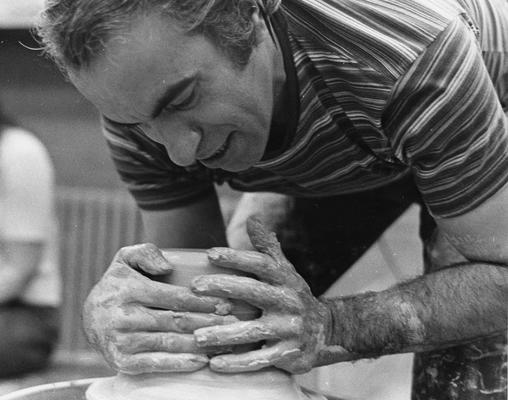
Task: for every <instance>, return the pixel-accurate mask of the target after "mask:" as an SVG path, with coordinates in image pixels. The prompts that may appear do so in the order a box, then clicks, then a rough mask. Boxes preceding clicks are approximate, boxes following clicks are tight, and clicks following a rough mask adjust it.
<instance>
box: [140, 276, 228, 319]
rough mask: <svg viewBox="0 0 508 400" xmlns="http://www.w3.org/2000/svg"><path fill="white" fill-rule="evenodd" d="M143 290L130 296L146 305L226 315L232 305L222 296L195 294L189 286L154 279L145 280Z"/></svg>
mask: <svg viewBox="0 0 508 400" xmlns="http://www.w3.org/2000/svg"><path fill="white" fill-rule="evenodd" d="M145 284H146V286H145V288H144V290H139V291H137V292H136V293H135V296H134V294H133V296H132V297H131V299H132V300H133V301H137V302H139V303H141V304H143V305H145V306H148V307H155V308H161V309H165V310H173V311H192V312H200V313H215V314H218V315H226V314H228V313H229V312H230V311H231V308H232V305H231V303H230V302H229V301H227V300H226V299H224V298H218V297H205V296H197V295H196V294H194V293H193V292H192V291H191V290H190V289H189V288H186V287H182V286H175V285H170V284H168V283H161V282H156V281H149V280H147V281H146V283H145Z"/></svg>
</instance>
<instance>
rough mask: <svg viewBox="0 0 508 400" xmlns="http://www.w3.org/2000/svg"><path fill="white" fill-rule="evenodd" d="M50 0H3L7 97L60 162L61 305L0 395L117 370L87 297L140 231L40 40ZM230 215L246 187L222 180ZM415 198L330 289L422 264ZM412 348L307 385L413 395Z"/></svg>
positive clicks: (318, 374) (1, 55)
mask: <svg viewBox="0 0 508 400" xmlns="http://www.w3.org/2000/svg"><path fill="white" fill-rule="evenodd" d="M43 1H44V0H15V1H14V0H0V104H2V105H3V107H4V109H5V111H6V113H7V114H9V115H10V116H12V117H13V118H14V119H15V120H17V121H18V122H19V123H20V124H21V125H22V126H24V127H26V128H28V129H29V130H31V131H33V132H36V133H37V135H38V136H39V138H40V139H41V140H42V142H43V143H44V144H45V145H46V147H47V149H48V151H49V153H50V156H51V158H52V160H53V163H54V166H55V171H56V184H57V194H56V196H57V211H58V217H59V223H60V229H61V240H60V247H61V248H60V258H61V260H60V263H61V273H62V277H63V285H64V287H63V292H64V293H63V299H64V300H63V301H64V303H63V310H62V323H61V325H62V326H61V333H60V344H59V347H58V351H57V352H56V354H55V355H54V357H53V358H54V361H53V362H52V364H51V366H50V368H48V369H47V370H45V371H43V372H41V373H37V374H28V375H26V376H20V377H18V378H16V379H10V380H0V395H2V394H5V393H8V392H12V391H14V390H17V389H19V388H24V387H28V386H33V385H38V384H42V383H48V382H58V381H66V380H71V379H79V378H88V377H96V376H106V375H112V374H113V372H112V371H111V370H110V369H109V368H108V367H107V366H106V364H105V363H104V362H103V361H102V359H101V358H100V357H98V356H97V355H96V354H95V353H93V352H92V351H91V349H90V348H89V347H88V345H87V344H86V342H85V340H84V337H83V334H82V332H81V325H80V309H81V304H82V301H83V300H84V298H85V296H86V294H87V293H88V291H89V290H90V288H91V286H92V285H93V284H94V283H95V282H96V281H97V280H98V279H99V277H100V276H101V274H102V272H103V271H104V269H105V268H106V267H107V266H108V265H109V262H110V260H111V258H112V256H113V254H114V253H115V252H116V250H117V249H118V248H119V247H122V246H124V245H128V244H133V243H136V242H138V241H140V240H141V236H142V232H141V225H140V220H139V215H138V214H137V211H136V209H135V206H134V204H133V202H132V200H131V199H130V197H129V195H128V194H127V192H126V191H125V189H124V187H123V185H122V183H121V182H120V180H119V178H118V176H117V174H116V172H115V170H114V167H113V163H112V161H111V160H110V157H109V154H108V150H107V147H106V144H105V141H104V139H103V137H102V134H101V131H100V127H99V123H98V116H97V113H96V111H95V109H94V108H93V106H91V105H90V104H89V103H88V102H86V101H85V100H84V99H83V98H82V97H81V96H80V94H79V93H78V92H77V91H76V90H75V89H74V88H73V86H72V85H70V84H69V83H68V82H66V81H65V79H64V78H63V76H62V75H61V73H60V72H59V71H58V70H57V68H56V67H55V66H54V65H53V64H52V63H51V62H50V61H49V60H47V59H46V58H44V56H42V55H41V52H40V51H39V50H37V48H38V44H37V42H36V40H34V38H33V36H32V33H31V32H30V29H31V27H32V26H33V24H34V21H35V20H36V17H37V15H38V13H39V11H40V9H41V8H42V5H43ZM219 191H220V197H221V205H222V207H223V210H224V212H225V214H226V218H227V216H228V215H229V213H230V212H231V210H232V208H233V207H234V204H235V202H236V200H237V199H238V195H239V194H238V193H236V192H234V191H231V190H229V189H228V188H225V187H221V188H219ZM417 212H418V210H417V208H416V207H415V208H412V209H410V210H409V211H408V212H407V213H406V214H404V215H403V216H402V217H401V218H400V220H399V221H398V222H397V223H396V224H394V226H392V228H390V230H389V231H388V232H387V233H386V234H385V235H384V236H383V237H382V238H381V240H380V241H379V242H378V243H377V244H376V245H374V246H373V247H372V249H371V250H370V251H369V252H368V253H367V254H366V255H365V256H364V257H362V259H361V260H360V261H359V262H358V264H357V265H356V266H355V267H354V268H353V269H351V270H350V271H349V272H348V273H347V274H346V276H345V277H344V278H343V279H341V280H340V281H339V282H337V283H336V284H335V285H334V286H333V288H332V289H331V290H330V291H329V294H330V295H336V294H342V295H345V294H350V293H354V292H360V291H365V290H381V289H384V288H386V287H388V286H390V285H392V284H393V283H395V282H397V281H400V280H404V279H407V278H409V277H411V276H414V275H416V274H418V273H419V271H420V270H421V246H420V244H419V242H418V240H417V235H416V230H417ZM410 368H411V355H402V356H391V357H383V358H381V359H378V360H372V361H371V360H368V361H359V362H356V363H354V364H349V363H348V364H340V365H338V366H334V367H326V368H318V369H316V370H315V371H313V372H312V373H311V374H308V375H306V376H303V377H301V378H300V379H301V381H302V382H303V383H305V384H306V385H308V386H312V387H314V388H317V389H319V390H324V391H328V392H330V393H333V394H335V395H337V396H344V397H347V398H351V399H353V398H354V399H373V400H382V399H390V400H399V399H400V400H406V399H409V390H410V386H409V379H410Z"/></svg>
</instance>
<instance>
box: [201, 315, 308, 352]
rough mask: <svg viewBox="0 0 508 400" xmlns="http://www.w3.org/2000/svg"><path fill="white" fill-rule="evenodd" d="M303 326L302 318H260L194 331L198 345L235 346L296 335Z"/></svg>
mask: <svg viewBox="0 0 508 400" xmlns="http://www.w3.org/2000/svg"><path fill="white" fill-rule="evenodd" d="M300 327H301V319H300V318H260V319H258V320H255V321H245V322H237V323H234V324H231V325H227V326H214V327H206V328H201V329H198V330H196V331H195V332H194V337H195V341H196V344H197V345H198V346H200V347H201V346H205V347H207V346H234V345H237V344H246V343H257V342H260V341H263V340H275V339H282V338H285V337H289V336H294V335H295V334H297V333H298V331H299V329H300Z"/></svg>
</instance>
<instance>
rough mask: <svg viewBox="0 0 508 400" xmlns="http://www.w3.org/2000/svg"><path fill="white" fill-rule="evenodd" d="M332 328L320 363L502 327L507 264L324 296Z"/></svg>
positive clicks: (449, 341)
mask: <svg viewBox="0 0 508 400" xmlns="http://www.w3.org/2000/svg"><path fill="white" fill-rule="evenodd" d="M324 302H325V303H326V304H328V305H329V309H330V316H331V323H330V325H331V329H329V332H330V333H329V336H328V341H327V347H326V348H325V349H323V351H322V352H321V353H322V354H321V357H320V362H319V365H324V364H330V363H333V362H339V361H346V359H344V353H343V352H339V351H337V348H338V346H340V347H342V348H345V349H346V350H347V351H348V352H349V353H350V356H348V359H350V360H352V359H360V358H369V357H377V356H381V355H385V354H393V353H405V352H419V351H427V350H432V349H437V348H443V347H448V346H451V345H458V344H461V343H464V342H468V341H471V340H474V339H475V338H478V337H482V336H488V335H493V334H496V333H499V332H502V331H504V330H506V327H507V304H508V269H507V268H506V267H501V266H493V265H487V264H464V265H460V266H455V267H452V268H448V269H444V270H440V271H438V272H435V273H432V274H428V275H424V276H422V277H419V278H417V279H415V280H412V281H409V282H405V283H402V284H399V285H397V286H395V287H393V288H391V289H388V290H385V291H382V292H368V293H364V294H360V295H356V296H350V297H343V298H336V299H328V300H324Z"/></svg>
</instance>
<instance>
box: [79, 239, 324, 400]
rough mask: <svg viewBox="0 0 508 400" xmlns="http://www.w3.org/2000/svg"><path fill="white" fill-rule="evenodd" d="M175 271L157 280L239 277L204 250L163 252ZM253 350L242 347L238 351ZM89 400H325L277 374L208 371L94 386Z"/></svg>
mask: <svg viewBox="0 0 508 400" xmlns="http://www.w3.org/2000/svg"><path fill="white" fill-rule="evenodd" d="M163 254H164V256H165V257H166V258H167V259H168V260H169V261H170V262H171V263H172V265H173V266H174V267H175V268H174V271H173V272H172V273H171V274H169V275H167V276H164V277H162V278H158V280H162V281H164V282H168V283H171V284H173V285H180V286H189V284H190V283H191V281H192V279H193V278H194V277H196V276H198V275H204V274H217V273H220V274H238V275H239V274H240V273H239V272H238V271H235V270H230V269H226V268H218V267H214V266H212V265H210V263H209V262H208V258H207V255H206V252H205V251H202V250H179V249H167V250H163ZM232 314H233V315H235V316H236V317H237V318H239V319H241V320H249V319H253V318H256V317H257V316H258V315H259V310H258V309H256V308H255V307H252V306H250V305H248V304H246V303H243V302H239V301H237V302H235V304H234V307H233V310H232ZM248 350H252V348H245V347H237V348H236V351H248ZM86 397H87V400H140V399H142V400H238V399H242V400H326V399H325V397H323V396H321V395H318V394H311V393H307V392H303V391H302V389H301V388H300V387H299V386H298V385H297V384H296V383H295V381H294V379H293V377H292V376H291V375H289V374H287V373H286V372H283V371H281V370H278V369H276V368H267V369H264V370H261V371H257V372H249V373H242V374H222V373H217V372H214V371H211V370H210V369H208V368H204V369H201V370H199V371H196V372H191V373H185V372H178V373H164V374H155V373H153V374H141V375H135V376H132V375H124V374H118V375H117V376H115V377H113V378H104V379H101V380H99V381H97V382H94V383H93V384H92V385H91V386H90V388H89V389H88V391H87V394H86Z"/></svg>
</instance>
